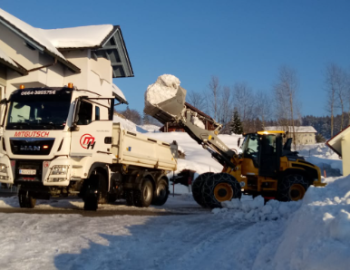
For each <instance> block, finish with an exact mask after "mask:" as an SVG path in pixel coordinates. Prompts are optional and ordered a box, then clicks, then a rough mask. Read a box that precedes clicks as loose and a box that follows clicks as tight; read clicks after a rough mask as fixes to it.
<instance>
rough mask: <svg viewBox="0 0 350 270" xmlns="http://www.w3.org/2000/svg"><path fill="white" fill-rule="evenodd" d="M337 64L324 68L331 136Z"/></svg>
mask: <svg viewBox="0 0 350 270" xmlns="http://www.w3.org/2000/svg"><path fill="white" fill-rule="evenodd" d="M336 74H337V66H336V65H335V64H329V65H328V66H327V68H326V92H327V106H326V108H327V111H328V112H329V113H330V117H331V137H333V133H334V113H335V109H336V108H335V105H336V96H337V90H336V82H335V81H336V77H337V75H336Z"/></svg>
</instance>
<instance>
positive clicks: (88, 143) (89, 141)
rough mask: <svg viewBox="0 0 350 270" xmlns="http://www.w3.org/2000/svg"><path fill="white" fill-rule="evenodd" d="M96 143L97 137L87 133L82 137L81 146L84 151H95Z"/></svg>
mask: <svg viewBox="0 0 350 270" xmlns="http://www.w3.org/2000/svg"><path fill="white" fill-rule="evenodd" d="M95 143H96V142H95V137H93V136H92V135H91V134H88V133H86V134H84V135H83V136H81V137H80V145H81V147H83V148H84V149H90V148H91V149H94V147H95Z"/></svg>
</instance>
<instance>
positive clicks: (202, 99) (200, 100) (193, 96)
mask: <svg viewBox="0 0 350 270" xmlns="http://www.w3.org/2000/svg"><path fill="white" fill-rule="evenodd" d="M187 98H188V103H190V104H191V105H192V106H194V107H196V108H197V109H199V110H201V111H203V112H204V111H206V96H205V94H204V93H200V92H189V93H188V95H187Z"/></svg>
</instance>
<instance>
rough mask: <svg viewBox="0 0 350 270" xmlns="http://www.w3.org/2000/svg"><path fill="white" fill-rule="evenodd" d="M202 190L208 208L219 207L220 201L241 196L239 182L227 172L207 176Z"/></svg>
mask: <svg viewBox="0 0 350 270" xmlns="http://www.w3.org/2000/svg"><path fill="white" fill-rule="evenodd" d="M202 192H203V201H204V203H205V205H206V206H207V207H210V208H215V207H221V203H222V202H224V201H230V200H232V199H234V198H241V196H242V191H241V186H240V184H239V183H238V181H237V180H236V178H234V177H233V176H232V175H230V174H228V173H217V174H214V175H212V176H211V177H209V179H208V180H207V181H205V182H204V184H203V188H202Z"/></svg>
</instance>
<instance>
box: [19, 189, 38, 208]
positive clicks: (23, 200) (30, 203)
mask: <svg viewBox="0 0 350 270" xmlns="http://www.w3.org/2000/svg"><path fill="white" fill-rule="evenodd" d="M18 201H19V206H20V207H21V208H34V207H35V203H36V199H34V198H33V196H32V194H31V192H29V191H27V190H23V189H21V188H20V189H19V191H18Z"/></svg>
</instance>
